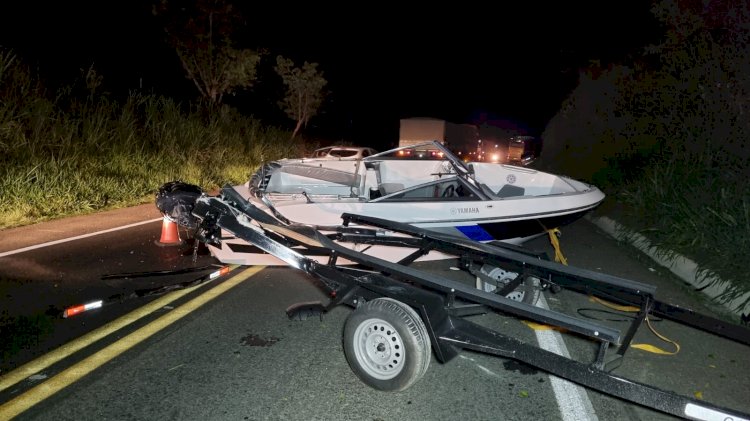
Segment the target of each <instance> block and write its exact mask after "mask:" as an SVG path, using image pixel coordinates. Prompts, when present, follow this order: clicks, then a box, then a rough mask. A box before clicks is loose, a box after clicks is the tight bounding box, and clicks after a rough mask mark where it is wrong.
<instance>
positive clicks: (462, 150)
mask: <svg viewBox="0 0 750 421" xmlns="http://www.w3.org/2000/svg"><path fill="white" fill-rule="evenodd" d="M432 140H436V141H438V142H441V143H442V144H443V145H445V146H447V147H448V148H449V149H450V150H451V151H452V152H453V153H455V154H456V155H458V156H459V157H461V158H464V157H468V156H471V155H470V154H471V153H472V152H473V153H476V152H477V147H478V146H479V143H480V142H479V128H478V127H477V126H475V125H473V124H457V123H451V122H450V121H445V120H441V119H437V118H429V117H415V118H404V119H401V122H400V128H399V140H398V146H399V147H403V146H413V145H416V144H419V143H424V142H429V141H432ZM423 152H424V153H425V154H431V153H432V151H429V150H425V151H423ZM418 153H419V152H418Z"/></svg>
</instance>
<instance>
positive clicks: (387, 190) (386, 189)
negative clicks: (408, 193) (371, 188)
mask: <svg viewBox="0 0 750 421" xmlns="http://www.w3.org/2000/svg"><path fill="white" fill-rule="evenodd" d="M404 187H405V186H404V185H403V183H380V186H378V188H379V190H380V194H381V195H383V196H385V195H387V194H391V193H395V192H397V191H399V190H403V189H404Z"/></svg>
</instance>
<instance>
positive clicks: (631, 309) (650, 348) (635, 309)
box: [589, 295, 680, 355]
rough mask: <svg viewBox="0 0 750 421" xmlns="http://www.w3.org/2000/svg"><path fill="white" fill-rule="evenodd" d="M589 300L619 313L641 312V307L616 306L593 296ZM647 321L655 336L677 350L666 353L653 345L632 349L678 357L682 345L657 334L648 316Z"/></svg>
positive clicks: (641, 345) (635, 345)
mask: <svg viewBox="0 0 750 421" xmlns="http://www.w3.org/2000/svg"><path fill="white" fill-rule="evenodd" d="M589 299H590V300H591V301H594V302H597V303H599V304H601V305H603V306H605V307H609V308H611V309H614V310H619V311H624V312H629V313H634V312H638V311H639V310H640V308H639V307H635V306H621V305H618V304H614V303H610V302H608V301H605V300H602V299H601V298H598V297H594V296H593V295H592V296H590V297H589ZM645 321H646V325H647V326H648V328H649V330H651V332H652V333H653V334H654V335H656V337H657V338H659V339H661V340H662V341H664V342H668V343H670V344H672V345H674V348H675V350H674V351H672V352H670V351H665V350H663V349H661V348H659V347H657V346H654V345H651V344H631V345H630V347H631V348H637V349H640V350H642V351H646V352H651V353H654V354H660V355H676V354H677V353H678V352H680V344H678V343H677V342H675V341H673V340H671V339H669V338H667V337H665V336H664V335H662V334H660V333H659V332H657V331H656V329H654V327H653V326H652V325H651V320H649V318H648V316H646V318H645Z"/></svg>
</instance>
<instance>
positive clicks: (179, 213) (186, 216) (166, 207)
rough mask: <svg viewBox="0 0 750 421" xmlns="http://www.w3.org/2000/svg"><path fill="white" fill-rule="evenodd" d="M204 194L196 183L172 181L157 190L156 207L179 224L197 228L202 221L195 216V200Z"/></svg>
mask: <svg viewBox="0 0 750 421" xmlns="http://www.w3.org/2000/svg"><path fill="white" fill-rule="evenodd" d="M202 195H203V190H201V188H200V187H198V186H196V185H194V184H188V183H184V182H182V181H170V182H168V183H165V184H163V185H162V186H161V187H159V191H157V192H156V207H157V208H158V209H159V210H160V211H161V213H162V214H164V215H165V216H167V217H168V218H170V219H172V220H173V221H175V222H176V223H177V224H178V225H181V226H183V227H186V228H189V229H196V228H198V225H199V224H200V221H198V219H197V218H196V217H195V216H193V213H192V212H193V207H194V206H195V201H196V200H198V198H199V197H201V196H202Z"/></svg>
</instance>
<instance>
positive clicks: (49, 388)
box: [0, 265, 264, 420]
mask: <svg viewBox="0 0 750 421" xmlns="http://www.w3.org/2000/svg"><path fill="white" fill-rule="evenodd" d="M237 267H238V266H237V265H233V266H231V267H230V271H232V270H234V269H236V268H237ZM263 268H264V266H253V267H250V268H248V269H247V270H244V271H242V272H240V273H238V274H237V275H235V276H233V277H231V278H230V279H228V280H226V281H224V282H222V283H221V284H219V285H218V286H216V287H215V288H211V289H210V290H208V291H206V292H204V293H203V294H201V295H200V296H198V297H196V298H194V299H192V300H190V301H189V302H187V303H185V304H184V305H181V306H179V307H177V308H175V309H174V310H172V311H170V312H169V313H166V314H165V315H164V316H162V317H160V318H159V319H157V320H154V321H153V322H151V323H149V324H147V325H146V326H143V327H142V328H140V329H138V330H136V331H135V332H133V333H131V334H130V335H128V336H126V337H124V338H122V339H120V340H119V341H117V342H115V343H113V344H111V345H109V346H107V347H106V348H104V349H102V350H101V351H99V352H96V353H95V354H93V355H91V356H89V357H87V358H85V359H84V360H82V361H80V362H78V363H76V364H74V365H72V366H71V367H69V368H67V369H65V370H63V371H61V372H60V373H58V374H57V375H55V376H53V377H51V378H50V379H49V380H47V381H45V382H43V383H41V384H39V385H37V386H35V387H33V388H31V389H29V390H28V391H26V392H24V393H22V394H21V395H19V396H17V397H15V398H13V399H11V400H9V401H8V402H5V403H3V404H2V405H0V419H2V420H9V419H11V418H13V417H15V416H17V415H19V414H20V413H22V412H24V411H26V410H27V409H29V408H31V407H32V406H34V405H36V404H38V403H39V402H41V401H43V400H45V399H47V398H49V397H50V396H52V395H53V394H55V393H57V392H59V391H60V390H62V389H63V388H65V387H67V386H69V385H71V384H73V383H74V382H76V381H78V380H79V379H80V378H81V377H83V376H85V375H86V374H88V373H90V372H92V371H94V370H95V369H97V368H99V367H101V366H102V365H104V364H105V363H107V362H109V361H110V360H112V359H113V358H115V357H117V356H118V355H120V354H122V353H123V352H125V351H127V350H128V349H130V348H132V347H133V346H135V345H137V344H139V343H141V342H143V341H144V340H146V339H148V338H149V337H151V336H152V335H154V334H155V333H157V332H159V331H160V330H162V329H164V328H165V327H167V326H169V325H171V324H172V323H174V322H176V321H177V320H179V319H181V318H182V317H184V316H186V315H187V314H189V313H191V312H192V311H194V310H196V309H198V308H199V307H201V306H202V305H204V304H206V303H208V302H209V301H211V300H213V299H214V298H216V297H218V296H219V295H221V294H223V293H225V292H227V291H229V290H230V289H231V288H233V287H235V286H237V285H239V284H240V283H241V282H243V281H244V280H246V279H247V278H249V277H251V276H253V275H255V274H256V273H258V272H259V271H261V270H262V269H263ZM206 284H208V282H207V283H203V284H200V285H196V286H193V287H190V288H185V289H182V290H177V291H173V292H170V293H169V294H167V295H165V296H164V297H161V298H159V299H157V300H155V301H153V302H151V303H149V304H147V305H145V306H143V307H140V308H139V309H137V310H135V311H133V312H131V313H128V314H126V315H125V316H122V317H120V318H119V319H117V320H114V321H112V322H110V323H108V324H106V325H104V326H102V327H100V328H98V329H96V330H93V331H91V332H89V333H88V334H86V335H84V336H81V337H80V338H78V339H75V340H73V341H71V342H69V343H67V344H65V345H63V346H61V347H60V348H57V349H56V350H54V351H52V352H50V353H48V354H46V355H44V356H41V357H39V358H37V359H35V360H33V361H31V362H29V363H27V364H24V365H23V366H21V367H18V368H17V369H16V370H14V371H11V372H10V373H8V374H6V375H4V376H2V377H0V391H3V390H5V389H7V388H9V387H11V386H13V385H14V384H17V383H18V382H20V381H22V380H24V379H26V378H28V377H29V376H31V375H34V374H37V373H39V372H40V371H42V370H44V369H46V368H47V367H49V366H51V365H52V364H54V363H56V362H58V361H60V360H62V359H64V358H66V357H68V356H70V355H72V354H73V353H75V352H77V351H79V350H81V349H83V348H84V347H86V346H88V345H90V344H92V343H94V342H96V341H98V340H100V339H102V338H104V337H105V336H107V335H109V334H111V333H113V332H115V331H117V330H119V329H122V328H123V327H125V326H127V325H129V324H131V323H133V322H135V321H137V320H139V319H141V318H143V317H145V316H147V315H149V314H151V313H153V312H154V311H156V310H159V309H161V308H162V307H164V306H166V305H168V304H170V303H172V302H174V301H176V300H178V299H179V298H181V297H183V296H185V295H187V294H189V293H190V292H192V291H195V290H196V289H198V288H200V287H202V286H204V285H206Z"/></svg>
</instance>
